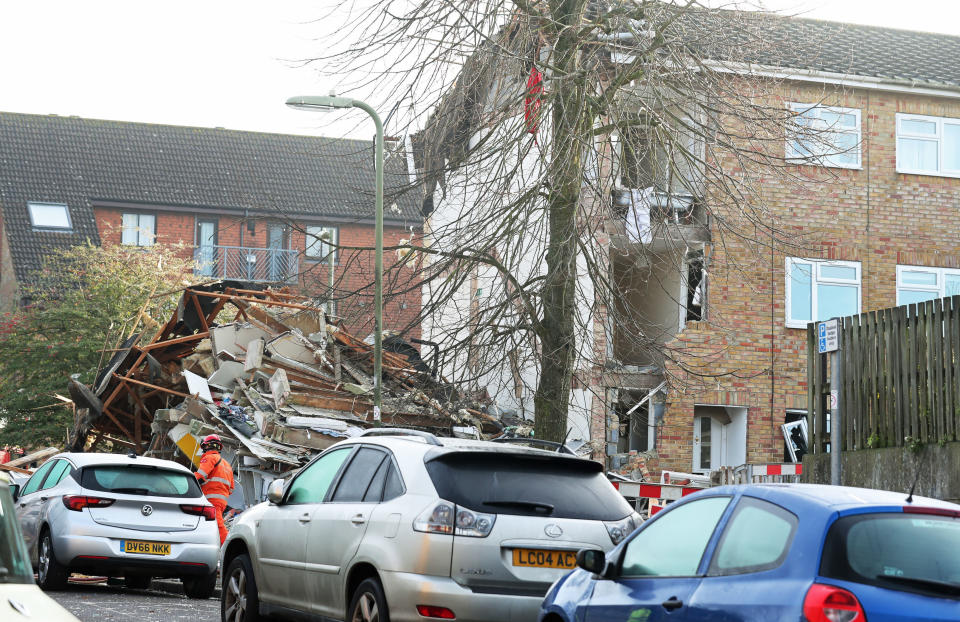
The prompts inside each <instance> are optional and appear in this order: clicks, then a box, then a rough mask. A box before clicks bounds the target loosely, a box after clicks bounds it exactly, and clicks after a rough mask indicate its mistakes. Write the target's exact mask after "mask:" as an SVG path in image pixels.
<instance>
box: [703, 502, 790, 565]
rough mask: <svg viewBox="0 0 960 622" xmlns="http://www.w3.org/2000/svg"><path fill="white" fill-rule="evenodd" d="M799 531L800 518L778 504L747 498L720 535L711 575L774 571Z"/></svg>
mask: <svg viewBox="0 0 960 622" xmlns="http://www.w3.org/2000/svg"><path fill="white" fill-rule="evenodd" d="M796 531H797V517H796V516H794V515H793V514H791V513H790V512H788V511H786V510H784V509H783V508H781V507H780V506H778V505H774V504H772V503H768V502H767V501H761V500H759V499H753V498H750V497H743V498H742V499H741V500H740V503H738V504H737V509H736V510H734V512H733V516H732V517H731V518H730V522H729V523H728V525H727V528H726V529H725V530H724V532H723V536H722V537H721V538H720V544H719V546H718V547H717V552H716V554H715V555H714V557H713V562H712V563H711V564H710V570H709V572H708V573H707V574H710V575H714V576H717V575H731V574H744V573H748V572H760V571H761V570H770V569H771V568H776V567H777V566H779V565H780V564H782V563H783V560H784V559H785V558H786V556H787V552H789V550H790V543H791V542H792V541H793V534H794V533H796Z"/></svg>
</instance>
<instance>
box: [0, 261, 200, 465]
mask: <svg viewBox="0 0 960 622" xmlns="http://www.w3.org/2000/svg"><path fill="white" fill-rule="evenodd" d="M189 257H190V252H189V250H188V249H186V248H185V247H182V246H162V245H156V246H154V247H151V248H149V249H146V248H132V247H124V246H110V247H106V248H101V247H97V246H91V245H82V246H76V247H73V248H69V249H60V250H56V251H54V252H52V253H51V254H50V255H48V256H47V257H46V258H45V259H44V261H43V267H42V268H41V270H40V271H38V273H37V274H36V275H34V278H33V279H32V280H31V282H29V283H25V284H22V288H21V294H22V296H23V301H24V303H25V305H24V307H23V308H21V310H19V311H17V312H15V313H7V314H5V315H4V316H3V317H2V320H0V417H2V419H3V420H4V421H5V425H4V426H3V427H2V428H0V446H2V445H4V444H10V445H20V446H23V447H33V446H38V445H45V444H52V445H62V444H63V443H64V441H65V439H66V435H67V431H68V430H69V429H71V428H72V425H73V415H72V412H71V410H70V409H69V408H66V407H64V406H62V405H58V404H59V402H58V400H57V399H56V398H55V397H54V396H53V394H54V393H59V394H61V395H66V393H67V383H68V381H69V378H70V376H71V375H73V374H78V375H79V376H78V379H79V380H80V382H83V383H87V384H89V383H91V382H92V381H93V379H94V377H95V375H96V373H97V369H98V366H99V365H100V364H101V363H105V362H106V361H107V360H109V358H110V354H111V353H110V352H106V353H102V351H103V350H104V349H109V348H113V347H115V346H116V345H117V343H118V342H119V341H120V339H121V338H122V337H126V336H127V335H129V334H130V332H131V331H132V330H134V329H135V328H136V327H134V326H133V324H134V322H135V321H136V320H137V319H138V317H139V316H140V311H141V308H142V307H143V305H144V303H145V302H146V303H147V305H146V308H145V309H144V311H145V313H146V314H147V315H148V316H149V317H151V318H156V319H157V321H161V322H163V321H166V319H167V318H168V317H169V314H170V313H171V312H172V309H173V307H174V305H176V303H177V300H178V299H179V292H173V293H170V290H176V289H178V288H180V287H182V286H183V285H184V284H185V281H184V279H185V278H188V275H189V273H190V269H191V267H190V262H189V260H188V258H189ZM155 294H164V295H160V296H156V297H154V298H150V297H151V296H153V295H155ZM148 298H149V300H148ZM147 321H148V322H149V320H147ZM138 326H139V327H140V328H139V329H140V330H143V326H144V324H143V321H140V322H138ZM147 330H151V329H147Z"/></svg>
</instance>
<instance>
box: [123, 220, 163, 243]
mask: <svg viewBox="0 0 960 622" xmlns="http://www.w3.org/2000/svg"><path fill="white" fill-rule="evenodd" d="M156 237H157V217H156V216H154V215H153V214H138V213H127V214H124V215H123V233H122V235H121V238H120V242H121V243H122V244H127V245H130V246H153V242H154V239H155V238H156Z"/></svg>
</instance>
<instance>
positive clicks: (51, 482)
mask: <svg viewBox="0 0 960 622" xmlns="http://www.w3.org/2000/svg"><path fill="white" fill-rule="evenodd" d="M69 472H70V463H69V462H67V461H66V460H57V462H56V464H55V465H54V467H53V468H51V469H50V474H49V475H47V479H46V480H44V482H43V486H41V487H40V490H46V489H47V488H53V487H54V486H56V485H57V484H59V483H60V480H62V479H63V476H64V475H66V474H67V473H69Z"/></svg>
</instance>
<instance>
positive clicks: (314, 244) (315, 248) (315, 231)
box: [306, 226, 340, 262]
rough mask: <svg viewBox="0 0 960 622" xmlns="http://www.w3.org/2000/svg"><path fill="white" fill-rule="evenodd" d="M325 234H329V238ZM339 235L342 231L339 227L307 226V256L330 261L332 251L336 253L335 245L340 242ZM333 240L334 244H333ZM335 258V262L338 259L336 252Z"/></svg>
mask: <svg viewBox="0 0 960 622" xmlns="http://www.w3.org/2000/svg"><path fill="white" fill-rule="evenodd" d="M325 236H329V238H327V237H325ZM339 237H340V231H339V229H338V228H337V227H323V226H312V227H307V248H306V255H307V257H309V258H310V259H318V260H323V261H329V260H330V258H329V254H330V252H331V251H332V252H334V253H336V249H335V247H334V245H336V244H339V242H340V240H339ZM331 242H332V243H333V245H331ZM333 260H334V261H335V262H336V261H337V256H336V254H334V257H333Z"/></svg>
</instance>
